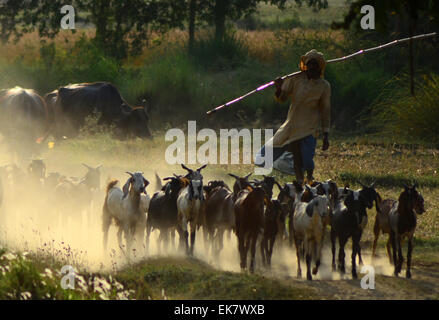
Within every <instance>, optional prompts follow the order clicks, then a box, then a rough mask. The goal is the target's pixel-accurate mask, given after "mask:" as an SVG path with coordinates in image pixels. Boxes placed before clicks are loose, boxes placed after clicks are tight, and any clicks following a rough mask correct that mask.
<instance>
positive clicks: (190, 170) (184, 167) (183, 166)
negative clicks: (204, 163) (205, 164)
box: [181, 163, 193, 172]
mask: <svg viewBox="0 0 439 320" xmlns="http://www.w3.org/2000/svg"><path fill="white" fill-rule="evenodd" d="M181 166H182V168H183V169H185V170H187V171H189V172H193V170H192V169H189V168H188V167H186V166H185V165H184V164H183V163H182V164H181Z"/></svg>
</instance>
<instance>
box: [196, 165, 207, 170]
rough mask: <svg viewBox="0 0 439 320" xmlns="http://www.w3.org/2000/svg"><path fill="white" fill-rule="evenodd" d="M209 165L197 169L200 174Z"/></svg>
mask: <svg viewBox="0 0 439 320" xmlns="http://www.w3.org/2000/svg"><path fill="white" fill-rule="evenodd" d="M206 166H207V164H205V165H204V166H201V167H199V168H198V169H197V171H198V172H200V171H201V170H202V169H204V168H206Z"/></svg>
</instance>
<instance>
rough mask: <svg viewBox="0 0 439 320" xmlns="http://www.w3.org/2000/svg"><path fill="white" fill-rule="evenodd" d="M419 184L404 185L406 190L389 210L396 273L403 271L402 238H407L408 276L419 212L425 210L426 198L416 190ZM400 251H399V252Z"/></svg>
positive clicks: (407, 276) (409, 274) (421, 212)
mask: <svg viewBox="0 0 439 320" xmlns="http://www.w3.org/2000/svg"><path fill="white" fill-rule="evenodd" d="M417 187H418V184H417V183H415V184H414V185H413V186H412V187H410V186H407V185H404V191H402V192H401V194H400V195H399V198H398V201H395V202H394V204H393V206H392V208H391V209H390V212H389V224H390V243H391V244H392V251H393V261H394V265H395V269H394V274H395V276H398V274H399V273H400V272H401V268H402V264H403V262H404V258H403V256H402V240H403V239H404V238H407V240H408V247H407V248H408V249H407V270H406V278H411V276H412V275H411V271H410V267H411V262H412V250H413V236H414V234H415V230H416V223H417V216H416V215H417V214H419V215H421V214H423V213H424V212H425V208H424V198H423V197H422V195H421V193H420V192H419V191H418V190H416V188H417ZM397 251H398V252H397Z"/></svg>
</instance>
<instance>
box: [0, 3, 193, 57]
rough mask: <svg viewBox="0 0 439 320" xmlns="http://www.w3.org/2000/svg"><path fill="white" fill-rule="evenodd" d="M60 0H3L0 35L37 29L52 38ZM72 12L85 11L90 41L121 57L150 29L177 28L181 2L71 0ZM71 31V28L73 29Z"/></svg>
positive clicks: (5, 36) (57, 28)
mask: <svg viewBox="0 0 439 320" xmlns="http://www.w3.org/2000/svg"><path fill="white" fill-rule="evenodd" d="M63 5H64V2H62V1H60V0H29V1H20V0H5V1H3V2H2V3H1V4H0V23H1V29H0V32H1V34H0V35H1V38H2V40H3V41H8V40H9V39H10V37H11V36H12V35H14V36H15V39H16V40H17V39H19V38H20V37H21V36H22V35H23V34H25V33H28V32H32V31H34V30H36V29H37V30H38V32H39V35H40V36H41V37H49V38H53V37H54V36H55V35H56V34H58V32H59V31H60V30H61V28H60V21H61V18H62V15H61V12H60V9H61V7H62V6H63ZM71 5H72V6H73V7H74V8H75V11H76V13H78V12H82V13H87V14H88V16H87V17H86V21H88V22H91V23H93V24H94V25H95V27H96V35H95V38H94V41H95V42H96V44H97V45H98V46H99V47H100V48H102V49H103V50H105V52H107V53H108V54H109V55H111V56H113V57H115V58H117V59H123V58H125V57H126V56H127V55H128V53H131V54H137V53H139V52H140V50H141V48H142V47H143V46H144V45H145V43H146V41H147V39H148V33H149V32H150V31H151V30H155V31H159V32H163V31H166V30H167V29H168V28H172V27H181V26H182V21H183V19H182V16H181V12H182V11H183V10H185V3H184V1H174V0H130V1H120V0H73V1H71ZM73 32H74V30H73Z"/></svg>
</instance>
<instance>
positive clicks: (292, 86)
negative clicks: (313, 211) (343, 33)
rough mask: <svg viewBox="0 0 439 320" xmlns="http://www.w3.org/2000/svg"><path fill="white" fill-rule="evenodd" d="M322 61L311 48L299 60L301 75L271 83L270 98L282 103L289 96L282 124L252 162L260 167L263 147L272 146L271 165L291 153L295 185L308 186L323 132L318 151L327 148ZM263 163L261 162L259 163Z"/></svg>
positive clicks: (326, 102) (326, 96)
mask: <svg viewBox="0 0 439 320" xmlns="http://www.w3.org/2000/svg"><path fill="white" fill-rule="evenodd" d="M325 66H326V61H325V59H324V57H323V54H322V53H321V52H318V51H317V50H315V49H312V50H311V51H309V52H307V53H306V54H305V55H304V56H302V57H301V59H300V70H301V71H302V72H300V73H298V74H296V75H294V76H292V77H289V78H286V79H284V80H282V78H277V79H276V80H274V84H275V87H276V92H275V95H274V98H275V100H276V101H277V102H279V103H283V102H285V101H286V100H287V99H288V98H290V97H291V105H290V108H289V111H288V116H287V119H286V121H285V122H284V123H283V124H282V125H281V126H280V128H279V129H278V130H277V132H276V133H275V135H274V136H273V138H272V139H271V140H270V141H269V142H268V143H267V144H266V145H264V146H263V147H262V148H261V150H259V152H258V154H257V156H256V160H255V163H256V164H257V165H260V163H261V162H263V161H264V160H262V157H265V148H266V147H267V146H270V147H271V146H272V147H273V160H272V161H273V162H274V161H275V160H276V159H278V158H279V157H280V156H282V154H283V153H284V152H287V151H289V152H291V153H292V154H293V166H294V174H295V176H296V180H297V182H299V183H301V184H303V183H304V182H305V181H304V176H305V171H306V182H308V183H311V182H312V181H313V180H314V178H313V173H314V160H313V159H314V154H315V149H316V144H317V137H318V135H319V128H320V127H321V131H322V132H323V146H322V150H323V151H325V150H328V148H329V139H328V134H329V127H330V115H331V85H330V84H329V82H328V81H326V80H325V79H324V78H323V75H324V70H325ZM262 164H263V163H262Z"/></svg>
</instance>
